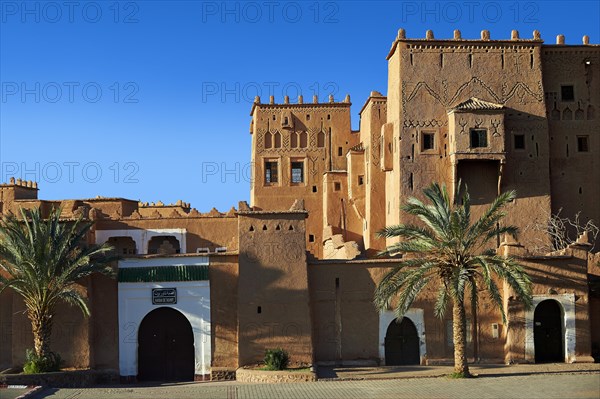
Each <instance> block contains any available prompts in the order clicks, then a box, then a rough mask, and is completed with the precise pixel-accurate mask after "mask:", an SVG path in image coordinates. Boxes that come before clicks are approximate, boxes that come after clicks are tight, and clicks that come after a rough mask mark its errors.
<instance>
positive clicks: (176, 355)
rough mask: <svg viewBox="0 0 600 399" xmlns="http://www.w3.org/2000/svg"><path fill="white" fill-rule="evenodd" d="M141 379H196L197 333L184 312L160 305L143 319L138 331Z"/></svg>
mask: <svg viewBox="0 0 600 399" xmlns="http://www.w3.org/2000/svg"><path fill="white" fill-rule="evenodd" d="M138 379H139V380H140V381H193V380H194V334H193V331H192V326H191V324H190V322H189V321H188V320H187V318H186V317H185V316H184V315H183V314H182V313H181V312H179V311H177V310H175V309H172V308H169V307H160V308H158V309H154V310H153V311H151V312H150V313H148V314H147V315H146V317H144V319H143V320H142V322H141V324H140V328H139V332H138Z"/></svg>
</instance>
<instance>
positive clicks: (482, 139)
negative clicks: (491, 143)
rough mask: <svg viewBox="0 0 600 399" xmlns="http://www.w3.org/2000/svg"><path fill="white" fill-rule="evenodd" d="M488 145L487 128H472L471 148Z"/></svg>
mask: <svg viewBox="0 0 600 399" xmlns="http://www.w3.org/2000/svg"><path fill="white" fill-rule="evenodd" d="M487 146H488V143H487V130H486V129H471V148H483V147H487Z"/></svg>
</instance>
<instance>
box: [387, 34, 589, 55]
mask: <svg viewBox="0 0 600 399" xmlns="http://www.w3.org/2000/svg"><path fill="white" fill-rule="evenodd" d="M399 42H419V43H420V44H421V45H423V44H424V43H426V42H444V43H446V44H449V43H454V44H456V42H464V43H465V44H469V45H471V44H476V43H485V42H495V43H500V44H513V45H514V44H515V43H524V44H525V43H527V44H540V45H541V44H543V43H544V41H543V40H542V36H541V34H540V32H539V31H538V30H534V31H533V34H532V37H531V38H529V39H525V38H521V37H520V35H519V31H518V30H512V31H511V33H510V38H507V39H495V40H492V38H491V35H490V31H489V30H486V29H484V30H482V31H481V35H480V37H479V38H474V39H464V38H463V37H462V34H461V32H460V30H458V29H456V30H454V33H453V37H452V38H448V39H436V38H435V36H434V33H433V31H432V30H427V31H426V32H425V38H412V39H407V38H406V31H405V30H404V29H402V28H401V29H399V30H398V35H397V36H396V39H395V40H394V42H393V43H392V48H391V50H390V52H389V54H388V56H387V59H389V58H390V57H391V56H392V54H394V51H395V50H396V47H397V46H398V43H399ZM556 44H557V45H564V44H565V36H564V35H558V36H557V37H556ZM582 44H583V45H584V46H589V45H590V38H589V36H588V35H584V36H583V38H582Z"/></svg>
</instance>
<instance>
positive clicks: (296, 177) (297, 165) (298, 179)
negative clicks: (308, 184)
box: [292, 161, 304, 183]
mask: <svg viewBox="0 0 600 399" xmlns="http://www.w3.org/2000/svg"><path fill="white" fill-rule="evenodd" d="M303 182H304V162H302V161H300V162H292V183H303Z"/></svg>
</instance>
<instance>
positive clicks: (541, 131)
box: [386, 31, 550, 246]
mask: <svg viewBox="0 0 600 399" xmlns="http://www.w3.org/2000/svg"><path fill="white" fill-rule="evenodd" d="M484 32H485V31H484ZM484 32H482V39H481V40H468V41H466V40H461V39H460V34H459V37H458V38H457V39H455V40H436V39H434V38H433V34H432V33H431V34H430V35H429V38H428V39H425V40H408V39H405V38H403V32H401V34H400V35H399V38H398V40H397V41H396V42H395V43H394V47H393V49H392V51H391V52H390V55H389V56H388V59H389V70H390V80H389V82H388V123H391V124H392V125H393V128H394V133H393V142H392V143H391V145H392V147H393V149H394V170H393V171H392V172H391V176H389V178H390V179H391V180H392V181H388V183H387V185H386V188H387V190H388V191H386V200H387V202H388V209H389V210H388V216H387V220H388V224H392V223H398V222H399V221H400V218H401V216H399V215H397V214H396V209H397V208H398V206H399V203H398V202H396V198H399V199H400V201H401V202H404V200H405V199H406V198H407V197H408V196H417V197H420V196H421V195H422V194H421V189H422V188H423V187H426V186H427V185H429V184H430V183H431V182H432V181H438V182H445V183H446V185H447V186H450V187H451V186H452V184H451V183H452V181H453V178H452V173H453V170H455V169H454V168H456V164H452V163H451V160H450V155H451V154H450V147H451V145H450V144H451V143H450V141H449V140H450V139H451V137H449V136H450V134H449V133H450V131H449V126H448V115H447V112H448V110H449V109H450V108H452V107H454V106H456V105H457V104H458V103H460V102H463V101H465V100H468V99H469V98H471V97H477V98H479V99H481V100H484V101H488V102H492V103H496V104H502V105H504V106H505V108H506V110H505V116H504V126H503V127H504V129H503V130H502V129H501V128H499V129H498V128H497V127H496V125H495V123H492V122H494V120H493V119H490V120H489V121H485V120H484V119H483V118H482V124H479V122H478V123H476V124H475V125H468V126H466V125H465V129H467V128H485V129H487V130H488V137H490V138H491V137H492V136H495V135H496V134H499V135H500V136H504V140H505V142H506V147H507V148H512V147H511V146H512V142H513V135H514V134H525V135H526V138H527V143H528V144H527V148H526V151H524V152H523V153H522V154H514V152H513V151H512V150H508V151H507V153H506V164H505V165H504V167H503V170H502V174H501V185H500V189H501V191H506V190H511V189H516V190H517V195H518V199H517V200H516V201H515V203H514V204H513V206H512V207H511V210H510V212H509V215H508V217H507V219H506V223H511V224H515V225H517V226H519V227H521V228H525V227H526V225H527V224H528V223H531V221H532V220H539V221H543V220H546V219H547V217H548V216H549V215H550V195H549V194H550V178H549V170H548V163H549V145H548V124H547V120H546V107H545V101H544V91H543V86H542V83H541V82H542V67H541V64H542V63H541V51H542V46H541V43H542V42H541V40H539V39H534V40H518V39H516V40H513V41H490V40H489V33H488V37H486V35H485V34H484ZM439 76H442V77H443V78H442V79H440V78H439ZM467 124H468V123H467ZM423 132H432V133H434V134H435V143H436V147H435V150H434V151H423V147H422V142H421V136H422V133H423ZM462 133H463V132H457V135H459V136H460V135H461V134H462ZM396 146H397V147H398V149H397V150H396ZM475 158H476V159H480V160H484V159H490V157H488V156H486V155H483V154H480V156H478V157H475ZM397 160H399V161H397ZM397 162H399V167H397V164H396V163H397ZM458 162H459V164H460V160H459V161H458ZM481 179H484V180H485V179H488V176H481ZM470 180H471V181H470V182H469V185H470V186H477V185H478V184H480V183H481V182H482V181H480V180H478V178H477V176H472V177H471V179H470ZM495 183H496V184H497V183H498V176H496V179H495ZM474 212H475V213H477V212H478V211H477V207H474ZM538 238H540V237H536V236H535V233H533V232H532V233H531V234H528V236H527V237H523V238H522V240H523V242H524V244H525V245H526V246H527V245H529V244H530V242H533V241H535V240H536V239H538Z"/></svg>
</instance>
